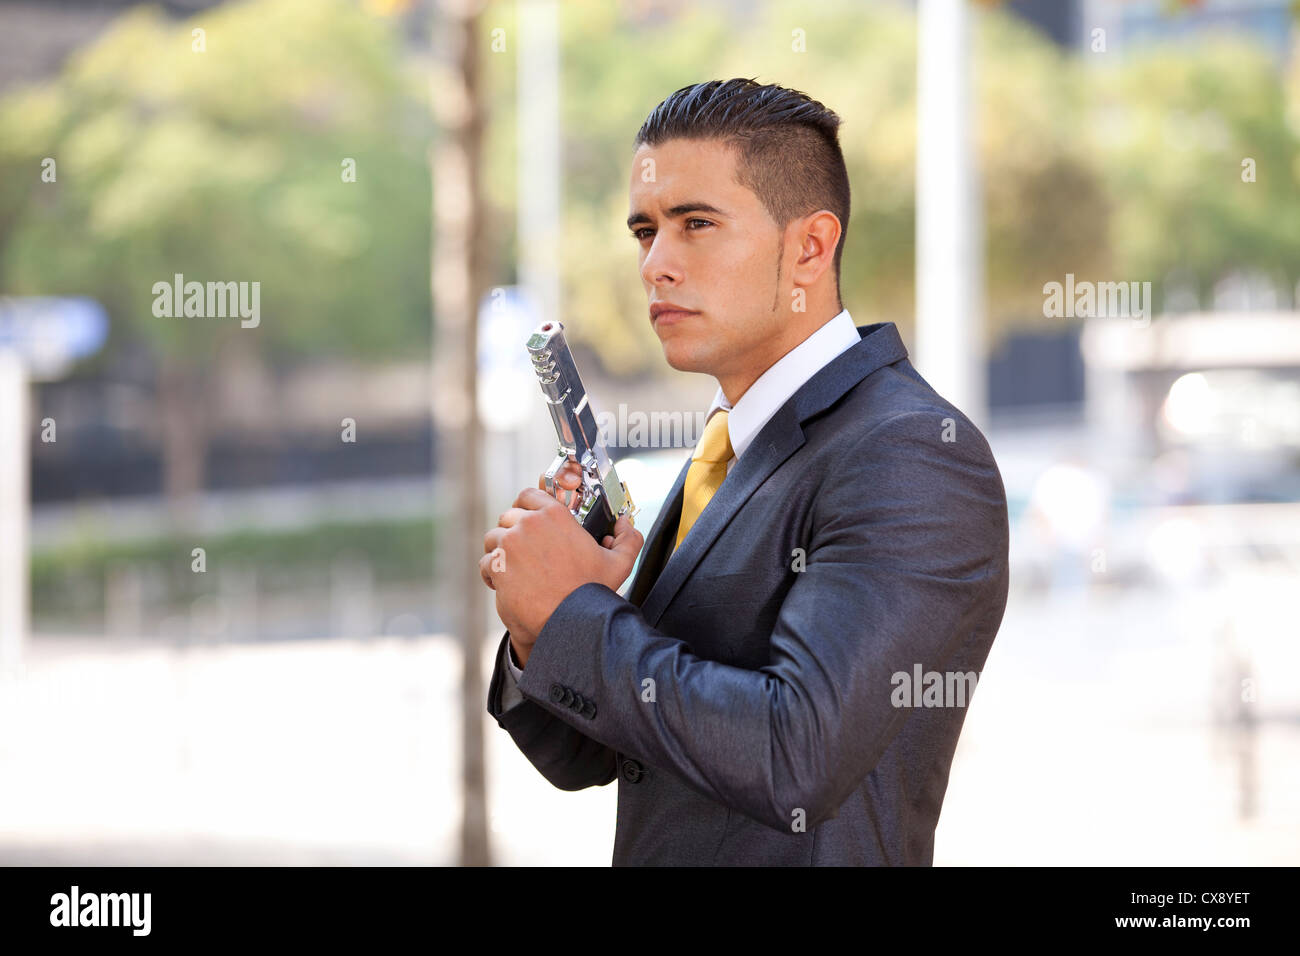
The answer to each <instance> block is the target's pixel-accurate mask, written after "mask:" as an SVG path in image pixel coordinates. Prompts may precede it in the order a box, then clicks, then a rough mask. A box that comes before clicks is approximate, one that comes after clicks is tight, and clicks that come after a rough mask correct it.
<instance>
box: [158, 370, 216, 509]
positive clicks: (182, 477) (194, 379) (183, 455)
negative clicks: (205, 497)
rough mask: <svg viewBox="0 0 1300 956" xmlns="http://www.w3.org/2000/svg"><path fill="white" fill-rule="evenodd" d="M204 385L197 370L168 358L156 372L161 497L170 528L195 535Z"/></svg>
mask: <svg viewBox="0 0 1300 956" xmlns="http://www.w3.org/2000/svg"><path fill="white" fill-rule="evenodd" d="M204 393H205V383H204V377H203V374H202V372H201V371H200V370H199V368H198V366H197V365H195V364H194V363H191V362H189V361H187V360H185V359H181V358H177V357H175V356H167V357H165V358H164V359H163V361H162V367H161V368H160V369H159V372H158V405H159V415H160V419H161V431H162V435H161V444H162V466H163V481H162V485H163V495H164V496H165V498H166V501H167V513H168V517H169V519H170V521H171V524H172V527H173V529H174V530H177V531H189V530H192V529H193V528H194V527H195V526H196V525H197V522H198V498H199V492H200V491H202V489H203V479H204V468H205V459H206V457H207V451H208V420H207V419H208V416H207V403H206V401H205V398H204Z"/></svg>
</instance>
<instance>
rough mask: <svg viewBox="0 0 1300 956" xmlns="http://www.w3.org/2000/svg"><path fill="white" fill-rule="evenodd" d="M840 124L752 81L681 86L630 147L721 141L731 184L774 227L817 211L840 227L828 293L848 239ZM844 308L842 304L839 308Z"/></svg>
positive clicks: (792, 94) (795, 97)
mask: <svg viewBox="0 0 1300 956" xmlns="http://www.w3.org/2000/svg"><path fill="white" fill-rule="evenodd" d="M840 122H841V120H840V118H839V116H838V115H836V114H835V112H833V111H832V110H830V109H828V108H827V107H825V106H823V105H822V104H821V103H818V102H817V101H816V100H814V99H812V98H810V97H809V96H808V95H807V94H806V93H800V92H799V91H798V90H790V89H786V88H785V87H783V86H776V85H773V84H771V83H768V84H760V83H758V82H756V80H753V79H748V80H746V79H743V78H740V77H737V78H736V79H731V80H710V81H708V82H706V83H696V84H694V85H692V86H684V87H682V88H681V89H680V90H678V91H677V92H676V93H674V94H672V95H671V96H669V97H668V98H667V99H665V100H664V101H663V102H662V103H660V104H659V105H658V106H656V107H655V108H654V110H653V111H652V112H651V113H650V116H649V117H648V118H647V119H646V121H645V123H643V124H642V126H641V129H640V130H639V131H638V132H637V134H636V141H635V142H634V143H633V144H632V148H633V149H634V150H635V149H637V148H638V147H640V146H641V144H643V143H644V144H647V145H649V146H658V145H659V144H660V143H663V142H665V141H667V140H670V139H720V140H723V141H724V142H725V143H726V144H727V145H729V146H731V147H733V148H734V149H736V151H737V161H736V178H737V181H738V182H739V183H740V185H742V186H744V187H745V188H747V189H749V190H750V191H751V192H753V193H754V195H756V196H757V197H758V199H759V201H760V202H761V203H762V204H763V206H764V207H765V208H766V209H767V211H768V214H769V215H770V216H771V217H772V219H773V220H774V221H775V222H776V224H777V226H779V227H780V228H781V229H784V228H785V227H786V226H787V225H788V224H789V223H790V221H791V220H792V219H796V218H798V217H800V216H806V215H808V214H809V213H813V212H816V211H817V210H819V209H829V210H830V211H831V212H833V213H834V214H835V215H836V217H838V218H839V220H840V229H841V232H840V241H839V243H838V244H837V245H836V246H835V291H836V295H837V296H838V295H839V284H840V257H841V255H842V254H843V252H844V240H845V238H846V237H847V236H848V232H849V173H848V169H847V168H846V167H845V165H844V153H843V152H841V150H840V142H839V127H840ZM840 307H841V308H843V302H841V303H840Z"/></svg>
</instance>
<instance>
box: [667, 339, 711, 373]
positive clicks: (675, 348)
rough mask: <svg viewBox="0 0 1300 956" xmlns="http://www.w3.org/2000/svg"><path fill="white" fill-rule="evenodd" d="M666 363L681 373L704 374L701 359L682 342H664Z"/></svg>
mask: <svg viewBox="0 0 1300 956" xmlns="http://www.w3.org/2000/svg"><path fill="white" fill-rule="evenodd" d="M662 345H663V347H664V361H666V362H667V363H668V364H669V366H671V367H672V368H674V369H676V370H677V371H679V372H702V371H704V369H702V368H701V367H700V365H701V358H700V356H698V355H696V354H695V352H694V351H693V350H692V349H689V348H686V347H684V346H683V345H682V343H680V342H663V343H662Z"/></svg>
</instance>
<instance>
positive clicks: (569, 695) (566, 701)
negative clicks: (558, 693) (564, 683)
mask: <svg viewBox="0 0 1300 956" xmlns="http://www.w3.org/2000/svg"><path fill="white" fill-rule="evenodd" d="M560 703H561V704H563V705H564V706H565V707H572V706H573V691H572V690H571V689H570V688H568V687H566V688H564V696H563V697H561V698H560Z"/></svg>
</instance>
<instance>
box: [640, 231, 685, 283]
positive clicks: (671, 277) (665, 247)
mask: <svg viewBox="0 0 1300 956" xmlns="http://www.w3.org/2000/svg"><path fill="white" fill-rule="evenodd" d="M681 273H682V269H681V263H680V262H679V261H678V259H677V256H676V255H675V254H674V252H673V249H672V244H671V242H669V241H668V240H667V239H665V237H664V234H663V233H662V232H659V233H657V234H656V235H655V237H654V240H653V241H652V242H651V243H650V251H649V252H647V253H646V257H645V259H644V260H642V262H641V279H642V281H644V282H645V283H646V285H660V284H662V283H664V282H679V281H681Z"/></svg>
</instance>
